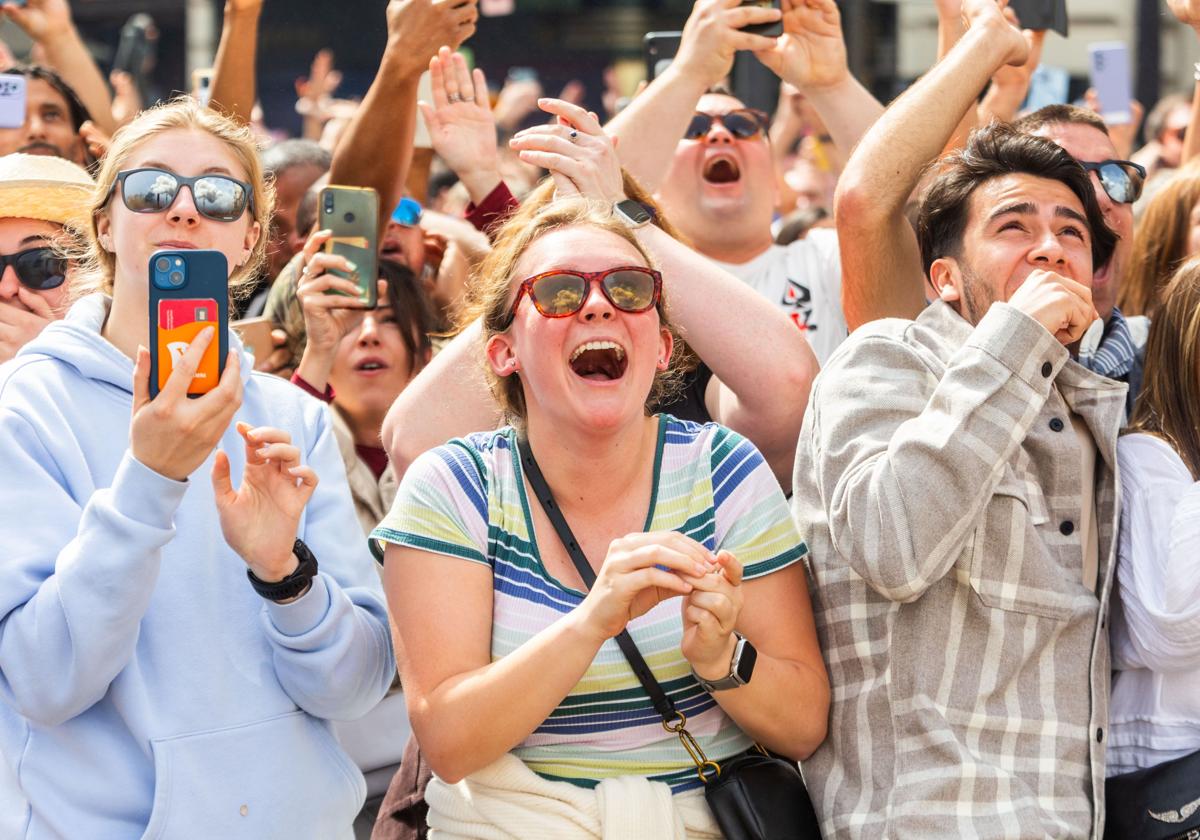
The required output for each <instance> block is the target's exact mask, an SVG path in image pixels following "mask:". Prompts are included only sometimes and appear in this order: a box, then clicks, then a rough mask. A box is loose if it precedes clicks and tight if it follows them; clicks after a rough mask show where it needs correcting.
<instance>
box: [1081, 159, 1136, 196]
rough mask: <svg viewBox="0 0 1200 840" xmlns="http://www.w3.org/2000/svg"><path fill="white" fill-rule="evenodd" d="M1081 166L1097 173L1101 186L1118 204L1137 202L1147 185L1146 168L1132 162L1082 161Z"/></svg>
mask: <svg viewBox="0 0 1200 840" xmlns="http://www.w3.org/2000/svg"><path fill="white" fill-rule="evenodd" d="M1079 165H1080V166H1082V167H1083V168H1084V169H1085V170H1087V171H1088V172H1095V173H1096V175H1097V177H1099V178H1100V186H1102V187H1104V191H1105V192H1106V193H1108V197H1109V198H1111V199H1112V200H1113V201H1115V202H1117V204H1132V203H1133V202H1135V201H1137V200H1138V198H1139V197H1140V196H1141V194H1142V187H1143V185H1145V183H1146V169H1145V167H1143V166H1139V165H1138V164H1136V163H1134V162H1133V161H1131V160H1101V161H1095V162H1093V161H1090V160H1081V161H1079Z"/></svg>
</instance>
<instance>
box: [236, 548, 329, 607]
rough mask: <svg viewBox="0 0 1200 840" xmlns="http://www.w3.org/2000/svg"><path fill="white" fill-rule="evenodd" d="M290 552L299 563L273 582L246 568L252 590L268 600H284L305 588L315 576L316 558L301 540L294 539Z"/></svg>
mask: <svg viewBox="0 0 1200 840" xmlns="http://www.w3.org/2000/svg"><path fill="white" fill-rule="evenodd" d="M292 554H295V555H296V559H297V560H299V561H300V565H299V566H297V567H296V570H295V571H293V572H292V573H291V574H290V575H288V576H287V577H285V578H284V579H283V580H279V581H276V582H275V583H267V582H266V581H264V580H260V579H259V578H258V577H256V576H255V574H254V572H252V571H250V570H249V569H247V570H246V577H248V578H250V585H251V586H253V587H254V591H255V592H257V593H258V594H259V595H260V596H262V597H263V598H266V599H267V600H268V601H286V600H288V599H289V598H295V597H296V596H297V595H299V594H300V593H301V592H303V591H304V590H305V589H307V588H308V587H309V585H310V584H311V583H312V579H313V578H314V577H316V576H317V558H316V557H314V556H313V553H312V552H311V551H309V550H308V546H306V545H305V544H304V543H303V542H302V541H301V540H296V542H295V544H294V545H293V546H292Z"/></svg>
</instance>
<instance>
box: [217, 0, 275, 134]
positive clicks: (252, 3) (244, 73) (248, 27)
mask: <svg viewBox="0 0 1200 840" xmlns="http://www.w3.org/2000/svg"><path fill="white" fill-rule="evenodd" d="M262 5H263V0H225V22H224V24H223V25H222V27H221V42H220V43H219V44H218V45H217V58H216V61H214V62H213V80H212V97H211V98H210V100H209V104H210V105H211V106H212V107H214V108H217V109H219V110H220V111H221V112H222V113H224V114H225V115H226V116H228V117H232V118H233V119H235V120H237V121H238V122H240V123H242V124H243V125H247V124H249V122H250V111H251V110H252V109H253V108H254V99H255V81H256V72H257V71H256V69H255V59H256V58H257V56H258V19H259V17H260V15H261V14H262Z"/></svg>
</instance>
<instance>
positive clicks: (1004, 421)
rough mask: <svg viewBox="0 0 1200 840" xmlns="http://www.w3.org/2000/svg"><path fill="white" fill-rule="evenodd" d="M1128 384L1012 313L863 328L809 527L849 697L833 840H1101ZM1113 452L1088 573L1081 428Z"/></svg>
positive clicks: (838, 371)
mask: <svg viewBox="0 0 1200 840" xmlns="http://www.w3.org/2000/svg"><path fill="white" fill-rule="evenodd" d="M1124 399H1125V385H1123V384H1120V383H1116V382H1112V381H1110V380H1107V379H1104V378H1102V377H1100V376H1098V375H1096V374H1093V373H1091V372H1090V371H1088V370H1086V369H1085V368H1083V367H1081V366H1080V365H1079V364H1077V363H1075V362H1073V361H1071V360H1070V359H1069V356H1068V353H1067V351H1066V349H1065V348H1064V347H1063V346H1062V345H1060V344H1059V343H1058V342H1057V341H1055V340H1054V337H1053V336H1052V335H1050V333H1048V332H1047V331H1046V330H1045V329H1043V328H1042V327H1041V326H1040V325H1039V324H1038V323H1037V322H1036V321H1034V320H1033V319H1031V318H1029V317H1027V316H1026V315H1024V314H1022V313H1021V312H1019V311H1017V310H1016V309H1014V308H1013V307H1011V306H1009V305H1008V304H996V305H994V306H993V307H992V308H991V309H990V310H989V311H988V313H987V315H986V316H985V317H984V318H983V319H982V320H981V321H980V323H979V325H978V326H977V327H975V328H972V327H971V325H970V323H969V322H967V321H965V320H964V319H963V318H961V317H960V316H959V315H958V314H957V313H956V312H954V310H953V309H951V308H950V307H949V306H947V305H946V304H944V303H941V302H938V303H934V304H933V305H931V306H930V307H928V308H927V309H926V310H925V312H924V313H922V314H921V316H920V317H919V318H918V319H917V320H916V321H902V320H898V319H890V320H885V321H878V322H875V323H872V324H869V325H867V326H864V327H863V328H861V329H859V330H857V331H856V332H855V333H854V334H853V335H851V336H850V338H849V339H848V340H847V341H846V342H845V343H844V344H843V345H842V346H841V347H840V348H839V350H838V352H837V353H836V354H835V355H834V356H833V357H832V358H831V359H830V360H829V362H828V363H827V365H826V366H825V368H824V370H822V372H821V374H820V376H819V377H818V378H817V380H816V383H815V385H814V389H813V393H812V396H811V398H810V401H809V405H808V412H807V414H806V416H805V419H804V427H803V429H802V431H801V433H800V443H799V449H798V452H797V456H796V472H795V493H794V496H793V502H792V504H793V513H794V515H795V517H796V521H797V523H798V525H799V528H800V532H801V534H803V536H804V538H805V540H806V541H807V542H808V545H809V548H810V550H811V553H810V555H809V557H810V567H809V568H810V571H811V573H812V576H813V578H814V581H815V585H814V586H813V599H814V609H815V614H816V620H817V627H818V631H819V633H820V636H821V642H822V647H823V650H824V655H825V659H826V664H827V665H828V667H829V676H830V681H831V683H832V686H833V703H832V709H831V719H830V726H829V737H828V739H827V740H826V741H825V743H824V744H823V745H822V746H821V748H820V749H818V750H817V752H816V753H815V754H814V755H813V756H812V758H811V759H809V760H808V761H806V762H804V771H805V778H806V780H807V782H808V785H809V789H810V791H811V793H812V795H813V801H814V803H815V805H816V807H817V812H818V814H819V815H820V817H821V821H822V827H823V831H824V834H825V837H826V838H827V840H828V839H829V838H834V837H855V838H882V837H887V838H922V840H929V838H963V837H971V838H976V837H979V838H1005V839H1006V840H1007V838H1033V837H1037V838H1041V837H1087V836H1099V835H1100V833H1101V831H1100V830H1101V826H1102V824H1103V811H1104V809H1103V794H1104V748H1105V745H1104V737H1105V733H1104V726H1105V723H1106V719H1107V713H1108V682H1109V659H1108V641H1107V632H1106V630H1105V624H1106V621H1105V612H1106V610H1105V609H1104V607H1103V605H1106V604H1107V602H1108V592H1109V587H1110V585H1111V581H1112V569H1113V562H1114V553H1113V551H1114V536H1115V534H1116V527H1117V511H1116V499H1117V492H1116V478H1115V464H1116V454H1115V453H1116V439H1117V431H1118V429H1119V428H1120V425H1121V422H1122V419H1123V411H1124ZM1069 412H1074V413H1076V414H1077V415H1079V416H1081V417H1082V418H1083V419H1084V421H1085V422H1086V424H1087V426H1088V427H1089V429H1090V431H1091V433H1092V436H1093V437H1094V438H1095V440H1096V442H1097V447H1098V450H1099V455H1098V457H1097V458H1096V465H1097V468H1096V473H1097V474H1096V476H1095V488H1096V490H1095V492H1096V500H1095V501H1096V516H1097V524H1098V530H1099V553H1100V567H1099V584H1098V590H1099V591H1098V594H1096V593H1093V592H1092V591H1091V590H1089V589H1087V588H1086V587H1085V586H1084V585H1083V582H1082V563H1083V558H1082V545H1081V537H1082V535H1081V529H1079V528H1077V527H1075V525H1076V524H1077V522H1078V519H1079V516H1080V512H1081V507H1082V503H1081V498H1080V493H1081V481H1080V479H1081V476H1080V469H1081V466H1080V458H1079V449H1078V441H1077V439H1076V437H1075V435H1074V434H1073V432H1072V428H1071V422H1070V414H1069Z"/></svg>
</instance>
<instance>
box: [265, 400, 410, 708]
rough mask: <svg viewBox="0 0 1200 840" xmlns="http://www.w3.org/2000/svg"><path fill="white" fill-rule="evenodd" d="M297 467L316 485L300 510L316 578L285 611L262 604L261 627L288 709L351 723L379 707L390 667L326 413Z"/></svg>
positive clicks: (371, 564) (375, 576) (379, 597)
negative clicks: (312, 475)
mask: <svg viewBox="0 0 1200 840" xmlns="http://www.w3.org/2000/svg"><path fill="white" fill-rule="evenodd" d="M304 462H305V463H306V464H308V465H309V466H311V467H312V468H313V469H314V470H315V471H316V473H317V477H318V478H319V483H318V484H317V489H316V490H315V491H314V492H313V495H312V498H311V499H309V502H308V506H307V507H306V508H305V516H304V522H303V523H302V526H301V533H300V539H302V540H304V543H305V544H306V545H307V546H308V547H309V549H310V550H311V551H312V552H313V554H314V555H315V556H316V558H317V566H318V569H319V572H318V576H317V578H316V579H314V581H313V585H312V587H311V588H310V589H309V591H308V592H306V593H305V594H304V595H303V596H301V597H300V598H298V599H297V600H295V601H293V602H292V603H290V604H276V603H273V602H266V604H265V606H264V610H263V625H264V627H265V630H266V634H267V638H268V639H269V640H270V642H271V646H272V650H273V654H272V656H273V660H274V665H275V674H276V676H277V677H278V679H279V682H280V685H282V686H283V689H284V691H286V692H287V693H288V696H290V697H291V698H292V701H293V702H294V703H295V704H296V705H297V706H299V707H300V708H302V709H304V710H305V711H306V712H308V713H309V714H311V715H315V716H316V717H320V718H326V719H330V720H353V719H355V718H359V717H362V716H363V715H364V714H366V713H367V712H368V711H370V709H371V708H373V707H374V706H375V704H377V703H378V702H379V701H380V700H381V699H383V696H384V694H386V693H387V689H388V686H389V685H390V684H391V682H392V678H393V677H394V676H395V673H396V660H395V657H394V656H393V655H392V642H391V633H390V630H389V627H388V616H387V607H386V606H385V602H384V598H383V585H382V583H381V581H380V578H379V572H378V570H377V569H376V567H375V561H374V560H373V559H372V557H371V553H370V551H369V550H368V549H367V542H366V540H365V539H363V536H362V528H361V526H360V525H359V524H358V518H357V515H356V514H355V512H354V502H353V500H352V499H351V496H350V488H349V486H348V484H347V483H346V467H345V464H344V462H343V461H342V457H341V455H340V454H339V452H338V446H337V441H336V439H335V437H334V433H333V423H332V420H331V418H330V417H329V409H328V408H327V407H325V406H320V414H319V419H318V423H317V429H316V434H315V436H314V443H313V445H312V446H311V448H310V449H309V450H308V452H306V453H305V456H304Z"/></svg>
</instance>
